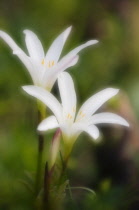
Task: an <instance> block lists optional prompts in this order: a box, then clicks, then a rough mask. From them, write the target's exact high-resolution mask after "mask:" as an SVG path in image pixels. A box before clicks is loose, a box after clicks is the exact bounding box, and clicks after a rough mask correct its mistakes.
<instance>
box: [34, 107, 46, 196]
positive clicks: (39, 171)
mask: <svg viewBox="0 0 139 210" xmlns="http://www.w3.org/2000/svg"><path fill="white" fill-rule="evenodd" d="M41 120H42V116H41V112H40V111H38V122H39V123H40V121H41ZM43 148H44V136H43V135H41V134H38V158H37V169H36V183H35V194H36V196H37V195H38V193H39V191H40V188H41V174H42V161H43Z"/></svg>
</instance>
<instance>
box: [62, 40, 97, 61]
mask: <svg viewBox="0 0 139 210" xmlns="http://www.w3.org/2000/svg"><path fill="white" fill-rule="evenodd" d="M97 43H98V40H90V41H88V42H86V43H85V44H82V45H80V46H78V47H76V48H75V49H73V50H71V51H70V52H69V53H68V54H67V55H65V56H64V57H63V58H62V59H61V60H64V59H65V58H67V57H71V56H72V57H73V56H75V55H77V54H78V53H79V52H80V51H81V50H83V49H84V48H86V47H88V46H91V45H94V44H97Z"/></svg>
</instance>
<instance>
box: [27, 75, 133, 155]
mask: <svg viewBox="0 0 139 210" xmlns="http://www.w3.org/2000/svg"><path fill="white" fill-rule="evenodd" d="M58 87H59V92H60V97H61V102H62V104H61V103H60V102H59V101H58V100H57V99H56V98H55V97H54V96H53V95H52V94H51V93H50V92H48V91H47V90H45V89H43V88H41V87H36V86H23V89H24V90H25V91H26V92H27V93H28V94H30V95H32V96H34V97H36V98H37V99H39V100H41V101H42V102H43V103H44V104H46V106H48V107H49V108H50V109H51V111H52V112H53V114H54V115H52V116H50V117H48V118H46V119H44V120H43V121H42V122H41V123H40V125H39V126H38V130H39V131H47V130H49V129H54V128H60V129H61V131H62V135H63V139H64V143H65V145H67V148H69V153H70V151H71V148H72V146H73V144H74V142H75V140H76V139H77V137H78V136H79V134H80V133H81V132H82V131H85V132H86V133H88V134H89V135H90V136H91V137H92V138H93V139H97V138H98V137H99V130H98V128H97V127H96V125H98V124H100V123H103V124H104V123H109V124H119V125H124V126H129V124H128V122H127V121H126V120H125V119H123V118H122V117H120V116H118V115H117V114H113V113H109V112H104V113H97V114H95V112H96V111H97V110H98V109H99V108H100V107H101V106H102V105H103V104H104V103H105V102H106V101H107V100H109V99H110V98H111V97H113V96H115V95H116V94H117V93H118V91H119V90H118V89H114V88H106V89H104V90H102V91H100V92H98V93H96V94H95V95H93V96H91V97H90V98H89V99H88V100H87V101H86V102H85V103H84V104H83V105H82V106H81V108H80V109H79V111H78V113H77V115H76V93H75V88H74V84H73V80H72V78H71V76H70V75H69V74H68V73H67V72H63V73H61V74H60V75H59V77H58Z"/></svg>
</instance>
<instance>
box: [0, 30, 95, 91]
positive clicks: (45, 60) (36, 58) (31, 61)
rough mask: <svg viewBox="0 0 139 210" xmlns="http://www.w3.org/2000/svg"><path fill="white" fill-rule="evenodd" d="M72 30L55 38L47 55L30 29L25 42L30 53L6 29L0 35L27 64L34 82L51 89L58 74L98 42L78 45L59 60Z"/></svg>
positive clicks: (73, 63)
mask: <svg viewBox="0 0 139 210" xmlns="http://www.w3.org/2000/svg"><path fill="white" fill-rule="evenodd" d="M70 31H71V27H69V28H67V29H66V30H65V31H64V32H63V33H61V34H60V35H59V36H58V37H57V38H56V39H55V40H54V42H53V43H52V45H51V46H50V48H49V50H48V51H47V53H46V55H45V53H44V50H43V47H42V44H41V42H40V40H39V39H38V37H37V36H36V35H35V34H34V33H33V32H32V31H30V30H24V34H25V42H26V47H27V50H28V54H29V55H27V54H26V53H25V52H24V51H23V50H22V49H21V48H20V47H19V46H18V45H17V44H16V43H15V42H14V40H13V39H12V38H11V37H10V36H9V35H8V34H7V33H5V32H4V31H0V37H1V38H2V39H3V40H4V41H5V42H6V43H7V44H8V45H9V46H10V48H11V49H12V50H13V54H16V55H17V56H18V58H19V59H20V60H21V61H22V62H23V64H24V65H25V66H26V68H27V70H28V71H29V73H30V75H31V78H32V80H33V83H34V84H35V85H37V86H41V87H43V88H46V89H47V90H48V91H50V90H51V88H52V87H53V85H54V83H55V81H56V79H57V76H58V74H59V73H60V72H62V71H64V70H65V69H67V68H69V67H71V66H73V65H75V64H76V63H77V61H78V58H79V56H78V53H79V52H80V51H81V50H82V49H84V48H86V47H88V46H90V45H93V44H96V43H97V42H98V41H97V40H90V41H88V42H86V43H85V44H82V45H80V46H79V47H76V48H75V49H73V50H72V51H70V52H69V53H68V54H67V55H65V56H64V57H63V58H62V59H60V60H59V58H60V55H61V52H62V49H63V46H64V44H65V42H66V40H67V38H68V35H69V33H70Z"/></svg>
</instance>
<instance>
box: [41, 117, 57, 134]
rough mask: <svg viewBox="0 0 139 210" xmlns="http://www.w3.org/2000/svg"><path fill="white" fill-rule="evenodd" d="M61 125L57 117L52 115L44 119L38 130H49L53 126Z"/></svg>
mask: <svg viewBox="0 0 139 210" xmlns="http://www.w3.org/2000/svg"><path fill="white" fill-rule="evenodd" d="M58 127H59V124H58V122H57V120H56V118H55V116H50V117H48V118H46V119H45V120H43V121H42V122H41V123H40V124H39V126H38V128H37V130H38V131H47V130H49V129H53V128H58Z"/></svg>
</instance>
